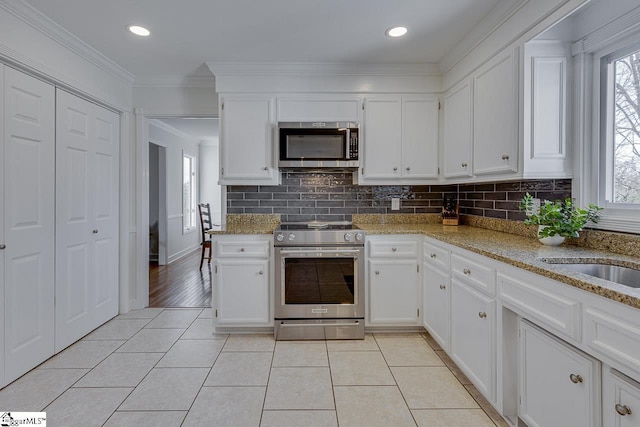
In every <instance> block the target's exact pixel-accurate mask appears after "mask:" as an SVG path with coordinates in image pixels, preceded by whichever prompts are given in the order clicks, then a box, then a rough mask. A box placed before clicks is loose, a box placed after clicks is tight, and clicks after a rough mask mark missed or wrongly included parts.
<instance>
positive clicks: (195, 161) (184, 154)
mask: <svg viewBox="0 0 640 427" xmlns="http://www.w3.org/2000/svg"><path fill="white" fill-rule="evenodd" d="M185 157H189V158H190V159H191V165H192V167H193V171H194V172H193V173H194V174H195V175H196V176H195V177H194V178H193V187H192V188H193V189H192V193H193V197H192V198H193V203H192V208H193V209H194V216H195V210H196V209H197V198H196V195H197V194H198V189H197V185H198V179H197V173H198V172H197V164H198V157H197V156H195V155H193V154H191V153H189V152H188V151H186V150H182V180H183V181H182V184H183V185H184V158H185ZM183 197H184V194H183ZM182 205H183V206H184V199H183V201H182ZM182 216H183V219H182V234H183V235H185V234H191V233H195V232H196V230H197V229H198V218H197V216H195V219H194V223H193V226H191V227H185V226H184V212H183V215H182Z"/></svg>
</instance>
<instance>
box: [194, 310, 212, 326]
mask: <svg viewBox="0 0 640 427" xmlns="http://www.w3.org/2000/svg"><path fill="white" fill-rule="evenodd" d="M198 319H213V309H212V308H205V309H204V310H202V313H200V316H198ZM212 323H213V322H212Z"/></svg>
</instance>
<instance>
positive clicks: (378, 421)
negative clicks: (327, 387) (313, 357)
mask: <svg viewBox="0 0 640 427" xmlns="http://www.w3.org/2000/svg"><path fill="white" fill-rule="evenodd" d="M334 393H335V397H336V411H337V413H338V422H339V424H340V427H351V426H354V427H361V426H367V427H378V426H379V427H388V426H394V427H404V426H407V427H409V426H411V427H415V425H416V424H415V422H414V421H413V418H412V417H411V413H410V412H409V409H408V408H407V404H406V403H405V402H404V400H403V399H402V395H401V394H400V391H399V390H398V387H396V386H365V387H340V386H338V387H334ZM469 427H471V426H469Z"/></svg>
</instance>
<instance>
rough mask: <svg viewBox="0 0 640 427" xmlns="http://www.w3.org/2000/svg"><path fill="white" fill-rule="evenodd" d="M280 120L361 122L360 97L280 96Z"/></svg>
mask: <svg viewBox="0 0 640 427" xmlns="http://www.w3.org/2000/svg"><path fill="white" fill-rule="evenodd" d="M277 102H278V120H277V121H278V122H315V121H325V122H359V121H360V112H361V111H362V109H361V107H360V105H361V102H362V101H361V100H360V98H351V97H345V98H342V97H339V98H338V97H324V96H321V95H314V96H313V97H300V98H297V97H296V98H280V97H279V98H278V101H277Z"/></svg>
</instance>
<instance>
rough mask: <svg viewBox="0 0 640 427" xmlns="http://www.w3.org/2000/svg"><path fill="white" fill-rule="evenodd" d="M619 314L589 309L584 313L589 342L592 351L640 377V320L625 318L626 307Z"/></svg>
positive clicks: (586, 339) (587, 342)
mask: <svg viewBox="0 0 640 427" xmlns="http://www.w3.org/2000/svg"><path fill="white" fill-rule="evenodd" d="M618 309H619V310H618V311H617V312H616V315H613V314H610V313H608V312H605V311H602V310H600V309H598V308H595V307H587V308H586V310H585V314H584V321H585V342H586V344H587V346H589V348H591V349H592V350H594V351H595V352H597V353H598V354H600V355H603V356H605V357H606V358H608V359H613V360H615V361H616V362H619V363H621V364H623V365H624V366H626V367H628V368H630V369H632V370H633V371H635V372H637V373H638V374H640V321H639V319H638V315H637V313H635V314H634V316H635V319H634V320H635V321H631V320H630V318H631V316H629V317H627V318H623V317H621V316H624V314H625V313H627V312H628V310H626V307H618ZM603 360H605V359H603Z"/></svg>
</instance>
